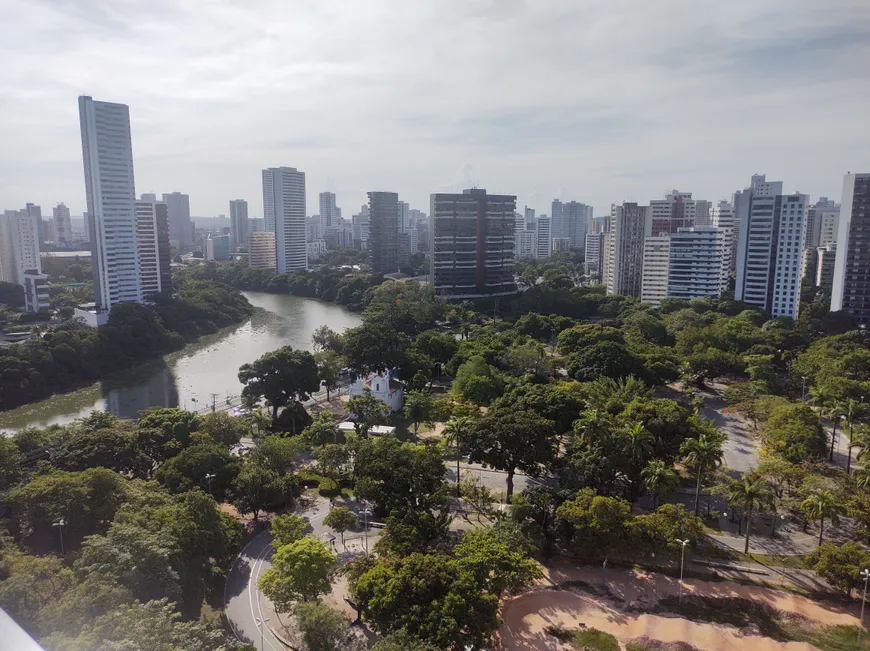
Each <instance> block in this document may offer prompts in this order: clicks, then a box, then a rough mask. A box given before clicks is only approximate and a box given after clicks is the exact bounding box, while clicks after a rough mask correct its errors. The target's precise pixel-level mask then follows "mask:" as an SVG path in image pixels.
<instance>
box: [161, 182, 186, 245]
mask: <svg viewBox="0 0 870 651" xmlns="http://www.w3.org/2000/svg"><path fill="white" fill-rule="evenodd" d="M163 203H165V204H166V209H167V212H168V214H169V240H170V241H171V242H172V244H173V245H174V246H176V247H178V249H179V250H180V251H187V250H188V249H190V247H191V245H192V244H193V222H191V221H190V197H189V196H188V195H186V194H184V193H183V192H169V193H165V192H164V193H163Z"/></svg>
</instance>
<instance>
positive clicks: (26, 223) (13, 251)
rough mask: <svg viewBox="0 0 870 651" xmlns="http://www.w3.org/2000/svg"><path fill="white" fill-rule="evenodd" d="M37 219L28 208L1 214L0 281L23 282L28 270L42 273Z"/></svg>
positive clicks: (22, 283)
mask: <svg viewBox="0 0 870 651" xmlns="http://www.w3.org/2000/svg"><path fill="white" fill-rule="evenodd" d="M38 219H39V218H38V217H33V216H31V215H30V214H29V213H28V210H27V209H26V208H25V209H24V210H7V211H6V212H4V213H3V214H2V215H0V281H2V282H5V283H14V284H16V285H24V275H25V274H26V273H27V272H28V271H35V272H36V273H42V265H41V262H40V258H39V223H38Z"/></svg>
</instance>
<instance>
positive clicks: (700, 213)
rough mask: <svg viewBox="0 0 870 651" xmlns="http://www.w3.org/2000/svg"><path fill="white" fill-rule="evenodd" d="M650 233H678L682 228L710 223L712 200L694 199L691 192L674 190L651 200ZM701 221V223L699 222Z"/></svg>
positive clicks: (654, 234)
mask: <svg viewBox="0 0 870 651" xmlns="http://www.w3.org/2000/svg"><path fill="white" fill-rule="evenodd" d="M649 211H650V235H651V236H653V237H656V236H658V235H665V234H667V233H676V232H677V231H678V230H679V229H681V228H689V227H690V226H695V225H698V226H709V225H710V202H709V201H704V200H702V199H692V193H691V192H679V191H678V190H673V191H671V192H669V193H668V194H666V195H665V198H664V199H654V200H652V201H650V202H649ZM698 222H701V223H698Z"/></svg>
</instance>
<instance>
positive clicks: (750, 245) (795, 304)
mask: <svg viewBox="0 0 870 651" xmlns="http://www.w3.org/2000/svg"><path fill="white" fill-rule="evenodd" d="M768 185H769V184H768ZM779 187H780V188H781V187H782V184H781V183H779ZM807 208H808V197H807V196H806V195H802V194H793V195H782V194H777V195H772V196H766V192H765V193H761V194H759V195H755V194H753V195H752V197H751V201H750V206H749V216H748V220H747V221H746V222H744V223H743V224H742V225H741V233H740V243H739V250H738V254H737V282H736V285H735V288H734V298H735V299H736V300H738V301H744V302H746V303H748V304H750V305H754V306H756V307H758V308H760V309H762V310H765V311H767V312H769V313H770V314H771V315H772V316H773V317H780V316H788V317H795V318H796V317H797V315H798V311H799V309H800V283H801V273H802V266H803V249H804V237H805V235H806V215H807Z"/></svg>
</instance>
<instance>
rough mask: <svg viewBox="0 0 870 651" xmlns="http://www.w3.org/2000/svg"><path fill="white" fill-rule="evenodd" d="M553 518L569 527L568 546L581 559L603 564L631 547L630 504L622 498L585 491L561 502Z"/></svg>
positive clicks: (587, 489)
mask: <svg viewBox="0 0 870 651" xmlns="http://www.w3.org/2000/svg"><path fill="white" fill-rule="evenodd" d="M556 517H558V518H562V519H563V520H565V522H566V524H567V525H568V527H570V532H571V535H570V543H569V544H570V545H571V547H572V549H573V550H574V552H575V553H577V554H578V555H579V556H581V557H582V558H585V559H589V560H595V559H599V560H600V559H604V560H605V561H606V560H607V559H608V558H609V557H610V556H611V555H613V554H618V553H621V552H622V551H624V550H626V549H630V547H631V545H632V530H631V505H630V504H629V503H628V502H626V501H625V500H623V499H619V498H616V497H605V496H602V495H596V494H595V491H593V490H591V489H589V488H585V489H583V490H581V491H580V492H578V493H577V496H576V497H575V498H574V499H573V500H569V501H567V502H565V503H563V504H562V506H560V507H559V508H558V510H557V511H556Z"/></svg>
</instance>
